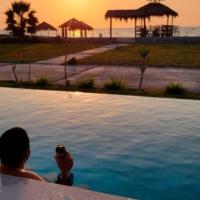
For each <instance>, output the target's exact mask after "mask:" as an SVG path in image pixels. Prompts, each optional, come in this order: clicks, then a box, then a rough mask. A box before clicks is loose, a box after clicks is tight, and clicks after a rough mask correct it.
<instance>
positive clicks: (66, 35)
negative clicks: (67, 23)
mask: <svg viewBox="0 0 200 200" xmlns="http://www.w3.org/2000/svg"><path fill="white" fill-rule="evenodd" d="M65 37H66V38H67V37H68V34H67V27H65Z"/></svg>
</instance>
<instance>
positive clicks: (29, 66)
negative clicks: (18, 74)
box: [28, 62, 31, 81]
mask: <svg viewBox="0 0 200 200" xmlns="http://www.w3.org/2000/svg"><path fill="white" fill-rule="evenodd" d="M28 81H31V62H29V64H28Z"/></svg>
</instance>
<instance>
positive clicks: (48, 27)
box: [36, 22, 57, 35]
mask: <svg viewBox="0 0 200 200" xmlns="http://www.w3.org/2000/svg"><path fill="white" fill-rule="evenodd" d="M36 31H48V35H49V31H56V32H57V29H56V28H55V27H53V26H52V25H51V24H48V23H47V22H42V23H40V24H38V25H37V26H36Z"/></svg>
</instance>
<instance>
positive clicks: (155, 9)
mask: <svg viewBox="0 0 200 200" xmlns="http://www.w3.org/2000/svg"><path fill="white" fill-rule="evenodd" d="M138 11H139V12H140V13H141V15H142V18H143V19H144V26H145V18H149V19H150V17H153V16H155V17H157V16H158V17H162V16H167V25H168V24H169V17H170V16H171V17H172V18H173V17H178V13H177V12H176V11H174V10H172V9H171V8H169V7H168V6H166V5H164V4H161V3H159V2H152V3H148V4H147V5H145V6H142V7H140V8H139V9H138Z"/></svg>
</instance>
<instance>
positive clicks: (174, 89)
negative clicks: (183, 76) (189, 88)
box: [165, 83, 186, 95]
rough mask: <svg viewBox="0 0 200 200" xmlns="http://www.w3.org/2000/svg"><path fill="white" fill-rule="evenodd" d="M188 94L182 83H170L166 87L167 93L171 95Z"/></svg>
mask: <svg viewBox="0 0 200 200" xmlns="http://www.w3.org/2000/svg"><path fill="white" fill-rule="evenodd" d="M185 92H186V89H185V88H184V87H183V86H182V84H181V83H170V84H168V85H167V86H166V89H165V93H166V94H170V95H182V94H184V93H185Z"/></svg>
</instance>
